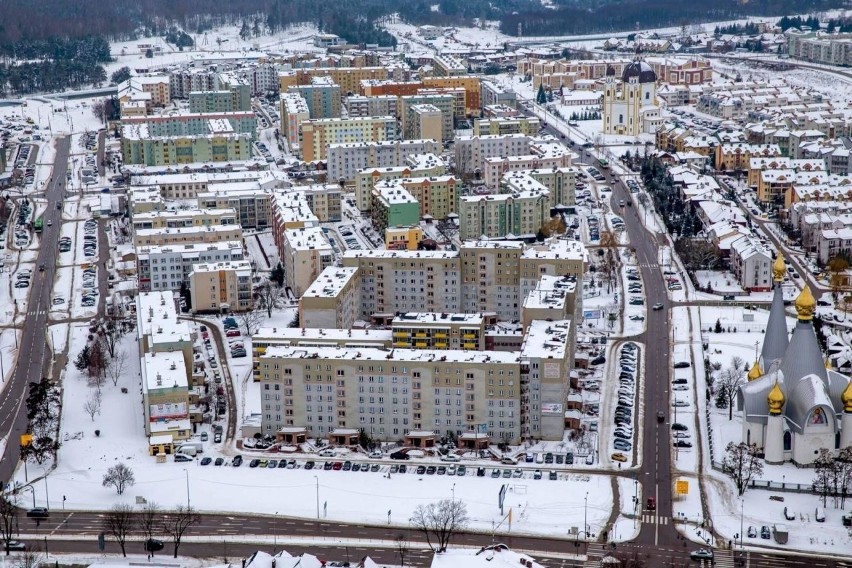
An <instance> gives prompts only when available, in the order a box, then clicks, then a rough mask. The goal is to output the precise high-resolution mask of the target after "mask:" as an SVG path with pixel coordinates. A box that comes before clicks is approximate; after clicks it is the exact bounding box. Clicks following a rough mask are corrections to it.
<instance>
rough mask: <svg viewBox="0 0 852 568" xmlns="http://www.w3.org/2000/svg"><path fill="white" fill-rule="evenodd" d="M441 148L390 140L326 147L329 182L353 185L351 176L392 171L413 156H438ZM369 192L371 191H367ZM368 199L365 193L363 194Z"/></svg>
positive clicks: (425, 142) (433, 143) (430, 142)
mask: <svg viewBox="0 0 852 568" xmlns="http://www.w3.org/2000/svg"><path fill="white" fill-rule="evenodd" d="M442 150H443V146H442V145H441V142H440V141H437V140H394V141H385V142H371V143H368V144H330V145H329V147H328V156H327V164H328V174H327V179H328V181H329V182H332V183H335V182H338V181H340V180H344V181H346V182H347V183H353V182H354V181H355V175H356V173H357V172H358V171H359V170H362V169H364V168H392V167H397V166H402V165H404V164H405V163H406V158H408V156H411V155H416V154H440V153H441V151H442ZM371 189H372V188H371ZM367 195H368V196H369V192H368V193H367Z"/></svg>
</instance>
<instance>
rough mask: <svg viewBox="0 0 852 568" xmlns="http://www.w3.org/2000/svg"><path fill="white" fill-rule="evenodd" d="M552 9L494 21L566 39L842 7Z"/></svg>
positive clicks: (776, 0)
mask: <svg viewBox="0 0 852 568" xmlns="http://www.w3.org/2000/svg"><path fill="white" fill-rule="evenodd" d="M557 5H558V9H556V10H552V9H548V8H545V7H543V6H541V4H539V5H538V6H535V5H530V7H529V8H528V9H525V10H518V11H516V12H510V13H507V14H506V15H504V16H503V17H501V18H500V29H501V31H502V32H503V33H505V34H508V35H518V25H519V24H520V29H521V33H522V35H524V36H538V35H570V34H581V33H593V32H604V33H605V32H615V31H627V30H633V29H641V28H655V27H668V26H680V25H681V24H683V22H694V23H699V22H712V21H719V20H734V19H738V18H741V17H743V16H766V15H781V14H790V13H801V12H818V11H822V10H828V9H832V8H839V7H843V6H844V2H843V1H842V0H808V1H797V0H753V1H751V2H741V1H739V0H719V1H718V2H714V3H713V4H712V5H710V4H706V3H704V4H702V3H692V4H690V3H683V2H681V1H679V0H645V1H639V2H636V1H631V0H620V1H617V2H612V3H608V4H605V5H600V6H597V7H595V8H591V9H589V8H587V7H584V6H577V5H576V4H575V3H574V2H572V1H571V0H558V1H557Z"/></svg>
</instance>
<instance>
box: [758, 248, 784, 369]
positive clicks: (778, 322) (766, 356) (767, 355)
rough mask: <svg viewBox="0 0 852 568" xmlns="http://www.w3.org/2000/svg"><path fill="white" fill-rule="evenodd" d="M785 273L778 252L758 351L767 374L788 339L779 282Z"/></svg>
mask: <svg viewBox="0 0 852 568" xmlns="http://www.w3.org/2000/svg"><path fill="white" fill-rule="evenodd" d="M786 272H787V269H786V266H785V264H784V256H783V255H782V254H781V251H778V257H777V258H776V259H775V264H773V266H772V277H773V280H774V281H775V285H774V288H775V289H774V292H773V295H772V306H771V307H770V308H769V321H768V322H767V323H766V333H765V334H764V336H763V348H762V349H761V351H760V367H761V368H762V369H763V370H764V371H765V372H769V371H770V367H771V366H772V364H773V363H774V362H776V361H778V360H779V359H781V357H782V356H783V355H784V351H786V350H787V344H788V343H789V339H788V337H787V314H786V313H785V312H784V292H783V290H782V289H781V282H782V281H783V280H784V274H785V273H786Z"/></svg>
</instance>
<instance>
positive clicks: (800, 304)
mask: <svg viewBox="0 0 852 568" xmlns="http://www.w3.org/2000/svg"><path fill="white" fill-rule="evenodd" d="M815 311H816V299H815V298H814V295H813V294H812V293H811V289H810V287H809V286H807V285H805V287H804V289H803V290H802V292H801V293H800V294H799V297H798V298H796V313H797V314H798V321H797V322H796V329H795V330H794V331H793V338H792V339H791V340H790V344H789V345H788V346H787V350H786V351H785V352H784V359H783V362H782V364H781V372H783V373H784V382H785V384H794V383H792V382H790V381H798V380H799V379H801V378H802V377H806V376H808V375H816V376H818V377H819V378H820V379H822V381H823V382H824V383H826V384H827V381H828V371H827V370H826V368H825V360H824V359H823V354H822V351H821V350H820V348H819V342H817V338H816V333H815V332H814V326H813V322H812V320H813V318H814V312H815Z"/></svg>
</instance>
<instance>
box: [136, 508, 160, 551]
mask: <svg viewBox="0 0 852 568" xmlns="http://www.w3.org/2000/svg"><path fill="white" fill-rule="evenodd" d="M162 516H163V512H162V511H161V510H160V506H159V505H157V503H155V502H154V501H149V502H147V503H145V505H144V506H143V507H142V513H141V514H140V515H139V530H140V531H141V532H142V535H143V536H144V537H145V541H146V542H147V541H149V540H151V539H152V538H154V537H155V536H157V535H158V534H160V528H161V527H162V526H163V523H162ZM152 552H153V551H152Z"/></svg>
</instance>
